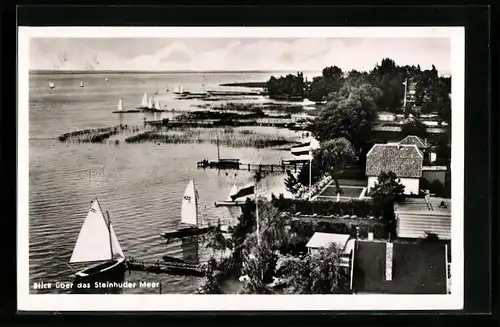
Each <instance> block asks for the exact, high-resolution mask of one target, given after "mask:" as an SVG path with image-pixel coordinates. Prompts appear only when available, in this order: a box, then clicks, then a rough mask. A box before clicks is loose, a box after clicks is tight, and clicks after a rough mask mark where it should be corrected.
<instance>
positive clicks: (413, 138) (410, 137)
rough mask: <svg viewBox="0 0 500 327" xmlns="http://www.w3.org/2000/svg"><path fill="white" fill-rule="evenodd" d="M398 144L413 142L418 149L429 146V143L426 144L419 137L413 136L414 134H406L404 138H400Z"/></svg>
mask: <svg viewBox="0 0 500 327" xmlns="http://www.w3.org/2000/svg"><path fill="white" fill-rule="evenodd" d="M399 144H403V145H411V144H414V145H416V146H417V148H419V149H420V150H422V149H427V148H428V147H429V145H428V144H427V142H425V141H424V140H422V139H421V138H420V137H418V136H415V135H408V136H407V137H405V138H404V139H402V140H401V141H400V142H399Z"/></svg>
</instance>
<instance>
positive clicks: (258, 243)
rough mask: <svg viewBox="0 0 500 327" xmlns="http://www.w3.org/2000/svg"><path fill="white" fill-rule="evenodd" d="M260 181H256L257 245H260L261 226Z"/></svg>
mask: <svg viewBox="0 0 500 327" xmlns="http://www.w3.org/2000/svg"><path fill="white" fill-rule="evenodd" d="M258 183H259V181H258V180H257V181H255V219H256V221H257V246H260V227H259V196H258V194H257V184H258Z"/></svg>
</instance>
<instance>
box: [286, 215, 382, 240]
mask: <svg viewBox="0 0 500 327" xmlns="http://www.w3.org/2000/svg"><path fill="white" fill-rule="evenodd" d="M356 227H359V230H358V232H359V237H360V238H367V237H368V233H370V232H371V233H373V236H374V238H376V239H377V238H378V239H382V238H386V237H387V230H386V228H385V226H384V224H382V223H378V224H370V223H368V222H361V221H360V222H340V221H332V222H326V221H319V222H314V221H302V220H292V221H291V222H290V228H291V231H292V232H294V233H296V234H297V235H298V236H299V237H301V238H304V241H306V240H308V239H309V238H310V237H312V235H313V234H314V233H315V232H324V233H335V234H349V235H351V236H352V237H355V236H356Z"/></svg>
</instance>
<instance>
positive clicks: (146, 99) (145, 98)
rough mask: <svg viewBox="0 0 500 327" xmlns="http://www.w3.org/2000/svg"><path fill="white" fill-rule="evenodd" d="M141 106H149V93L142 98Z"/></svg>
mask: <svg viewBox="0 0 500 327" xmlns="http://www.w3.org/2000/svg"><path fill="white" fill-rule="evenodd" d="M141 106H143V107H147V106H148V94H147V93H144V95H143V96H142V102H141Z"/></svg>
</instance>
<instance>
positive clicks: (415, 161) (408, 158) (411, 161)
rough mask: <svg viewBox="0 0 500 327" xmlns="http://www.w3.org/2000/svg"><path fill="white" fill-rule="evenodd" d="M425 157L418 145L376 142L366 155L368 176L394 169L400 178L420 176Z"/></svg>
mask: <svg viewBox="0 0 500 327" xmlns="http://www.w3.org/2000/svg"><path fill="white" fill-rule="evenodd" d="M423 158H424V155H423V154H422V152H421V151H420V150H419V149H418V148H417V146H416V145H400V144H375V145H374V146H373V147H372V148H371V150H370V151H368V154H367V155H366V176H378V175H379V174H380V173H381V172H382V171H384V172H389V171H392V172H394V173H395V174H396V176H397V177H399V178H403V177H410V178H420V177H421V176H422V162H423Z"/></svg>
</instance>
